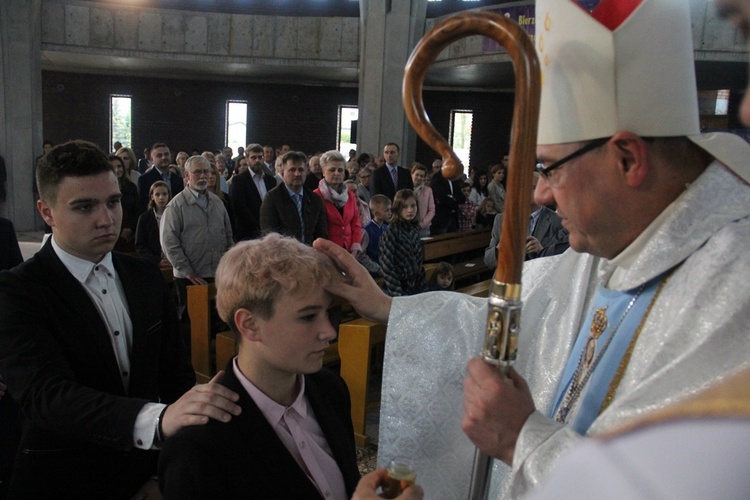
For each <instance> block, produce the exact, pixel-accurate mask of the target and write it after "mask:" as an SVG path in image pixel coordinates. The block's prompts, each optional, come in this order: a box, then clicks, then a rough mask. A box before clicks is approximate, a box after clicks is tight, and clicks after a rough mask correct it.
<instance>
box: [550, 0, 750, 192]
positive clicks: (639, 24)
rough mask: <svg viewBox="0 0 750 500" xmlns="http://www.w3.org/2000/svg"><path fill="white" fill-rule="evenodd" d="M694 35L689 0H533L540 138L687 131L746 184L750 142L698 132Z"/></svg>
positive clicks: (558, 139)
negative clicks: (589, 2) (591, 3)
mask: <svg viewBox="0 0 750 500" xmlns="http://www.w3.org/2000/svg"><path fill="white" fill-rule="evenodd" d="M572 26H575V29H571V27H572ZM692 41H693V34H692V28H691V25H690V7H689V5H688V1H687V0H603V1H602V2H601V3H600V4H599V5H598V6H597V7H596V8H595V9H594V10H593V11H592V12H588V11H587V10H585V9H584V8H583V7H581V6H580V5H579V4H578V3H576V2H574V1H572V0H537V2H536V45H537V51H538V55H539V63H540V66H541V69H542V101H541V109H540V117H539V134H538V139H537V142H538V144H543V145H544V144H561V143H566V142H578V141H587V140H591V139H598V138H600V137H610V136H612V135H614V134H616V133H617V132H622V131H629V132H633V133H636V134H638V135H640V136H642V137H673V136H687V137H688V138H689V139H690V140H691V141H693V142H694V143H696V144H697V145H698V146H700V147H701V148H703V149H704V150H706V151H707V152H708V153H709V154H711V155H712V156H713V157H715V158H716V159H718V160H719V161H721V162H722V163H724V164H725V165H727V166H728V167H729V168H731V169H732V170H733V171H734V172H735V173H736V174H737V175H739V176H740V177H742V178H743V179H745V180H746V181H750V162H748V158H750V145H748V144H747V143H746V142H745V141H744V140H743V139H741V138H740V137H738V136H736V135H734V134H727V133H708V134H701V133H700V123H699V118H698V117H699V112H698V97H697V89H696V83H695V64H694V61H693V43H692Z"/></svg>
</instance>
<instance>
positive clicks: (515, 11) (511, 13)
mask: <svg viewBox="0 0 750 500" xmlns="http://www.w3.org/2000/svg"><path fill="white" fill-rule="evenodd" d="M485 10H488V11H492V12H497V13H498V14H502V15H503V16H505V17H507V18H508V19H511V20H513V21H515V22H516V23H518V25H519V26H521V28H523V29H524V31H526V33H527V34H528V35H529V36H530V37H531V41H532V42H533V41H534V34H535V33H536V17H535V13H534V5H533V4H531V5H519V6H516V7H492V8H488V9H485ZM482 51H483V52H497V51H503V52H504V51H505V49H504V48H503V47H502V45H500V44H499V43H497V42H496V41H495V40H493V39H491V38H486V37H485V38H484V40H483V41H482Z"/></svg>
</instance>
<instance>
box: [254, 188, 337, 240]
mask: <svg viewBox="0 0 750 500" xmlns="http://www.w3.org/2000/svg"><path fill="white" fill-rule="evenodd" d="M302 219H303V220H304V221H305V238H304V240H302V239H301V236H302V228H301V227H300V223H299V214H298V213H297V205H296V204H295V203H294V200H293V199H292V198H291V196H289V192H288V191H287V189H286V184H283V183H282V184H279V185H278V186H276V187H275V188H273V189H272V190H270V191H269V192H268V194H266V197H265V199H264V200H263V204H262V205H261V206H260V229H261V230H262V231H263V234H266V233H270V232H275V233H280V234H284V235H287V236H294V237H295V238H297V239H298V240H300V241H302V243H307V244H308V245H312V242H313V241H315V238H326V239H328V221H327V219H326V209H325V207H324V206H323V200H321V199H320V196H318V195H316V194H315V193H313V192H312V191H309V190H307V189H304V188H303V189H302Z"/></svg>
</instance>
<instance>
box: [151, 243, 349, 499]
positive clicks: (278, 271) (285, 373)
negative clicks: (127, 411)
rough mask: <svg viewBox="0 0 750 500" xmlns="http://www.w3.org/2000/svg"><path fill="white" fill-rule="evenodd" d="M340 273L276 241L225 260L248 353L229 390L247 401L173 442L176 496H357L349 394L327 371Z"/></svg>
mask: <svg viewBox="0 0 750 500" xmlns="http://www.w3.org/2000/svg"><path fill="white" fill-rule="evenodd" d="M336 275H337V272H336V270H335V269H334V268H333V265H332V263H331V261H330V260H328V258H327V257H325V256H324V255H322V254H320V253H318V252H317V251H316V250H314V249H312V248H311V247H309V246H306V245H303V244H302V243H300V242H298V241H296V240H293V239H291V238H283V237H281V236H280V235H278V234H274V233H272V234H269V235H267V236H265V237H264V238H263V239H261V240H252V241H243V242H240V243H238V244H237V245H235V246H234V247H233V248H232V249H230V250H229V251H228V252H227V253H226V254H225V255H224V257H223V258H222V260H221V263H220V264H219V269H218V270H217V272H216V307H217V309H218V311H219V315H220V316H221V318H222V319H223V320H224V321H225V322H227V323H228V324H229V325H230V327H231V328H232V330H233V332H234V334H235V338H236V339H237V342H238V354H237V357H236V358H234V359H233V360H231V361H230V362H229V363H228V364H227V367H226V375H225V377H224V379H223V381H222V383H223V384H226V386H227V388H228V389H230V390H232V391H234V392H237V393H238V394H240V400H239V404H240V406H241V407H242V412H241V413H240V415H239V416H238V417H235V418H234V419H232V421H231V422H230V423H229V424H226V425H224V424H220V425H213V423H209V424H208V425H206V426H201V427H200V428H198V427H195V428H192V429H187V428H186V429H184V430H182V431H181V432H179V433H178V434H177V435H176V436H174V437H173V438H171V439H170V440H168V441H167V443H166V445H165V447H164V451H163V452H162V456H161V458H160V460H159V484H160V486H161V488H162V491H163V493H164V496H165V497H166V498H180V499H183V500H184V499H196V500H197V499H201V500H202V499H204V498H222V499H229V500H231V499H244V498H285V499H287V498H288V499H311V498H323V497H326V498H350V497H351V496H352V493H354V489H355V487H356V485H357V481H358V480H359V472H358V470H357V462H356V453H355V446H354V430H353V427H352V422H351V413H350V411H351V410H350V406H351V404H350V400H349V391H348V389H347V387H346V384H345V383H344V381H343V380H342V379H341V378H340V377H339V376H338V375H336V374H334V373H333V372H329V371H327V370H321V367H322V364H323V354H324V352H325V349H326V346H327V345H328V343H329V342H330V341H331V340H333V339H334V338H335V336H336V330H335V329H334V327H333V325H331V322H330V320H329V318H328V313H327V311H328V308H329V307H330V305H331V296H330V295H329V294H328V293H327V292H326V291H325V287H326V286H328V285H329V284H330V283H331V282H332V280H334V279H336ZM310 283H315V286H314V287H309V284H310ZM269 297H271V298H269Z"/></svg>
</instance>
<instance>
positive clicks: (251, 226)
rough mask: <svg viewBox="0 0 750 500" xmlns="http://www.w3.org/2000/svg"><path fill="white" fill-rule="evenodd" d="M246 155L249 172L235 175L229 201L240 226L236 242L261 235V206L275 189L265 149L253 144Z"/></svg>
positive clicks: (238, 226) (274, 181)
mask: <svg viewBox="0 0 750 500" xmlns="http://www.w3.org/2000/svg"><path fill="white" fill-rule="evenodd" d="M246 152H247V158H248V169H247V170H245V171H244V172H242V173H241V174H240V175H236V176H234V177H233V180H232V186H231V187H230V188H229V199H230V201H231V202H232V209H233V210H234V218H235V222H236V226H237V234H235V235H234V236H235V238H234V240H235V241H240V240H249V239H253V238H258V237H259V236H260V205H261V203H263V198H265V197H266V193H268V192H269V191H270V190H272V189H273V188H274V187H276V179H275V178H274V177H271V176H270V175H268V174H266V173H265V172H264V170H263V147H262V146H261V145H260V144H251V145H249V146H248V147H247V151H246ZM258 186H260V190H259V189H258Z"/></svg>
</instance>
